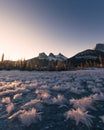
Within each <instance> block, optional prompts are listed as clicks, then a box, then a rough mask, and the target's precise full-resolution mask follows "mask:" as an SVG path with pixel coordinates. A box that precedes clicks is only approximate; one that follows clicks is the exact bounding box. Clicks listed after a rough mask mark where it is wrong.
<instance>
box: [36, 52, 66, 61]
mask: <svg viewBox="0 0 104 130" xmlns="http://www.w3.org/2000/svg"><path fill="white" fill-rule="evenodd" d="M36 58H38V59H40V60H49V61H52V60H53V61H57V60H59V61H65V60H67V57H65V56H64V55H63V54H61V53H59V54H58V55H54V54H53V53H50V54H49V55H46V54H45V53H44V52H42V53H39V56H38V57H36Z"/></svg>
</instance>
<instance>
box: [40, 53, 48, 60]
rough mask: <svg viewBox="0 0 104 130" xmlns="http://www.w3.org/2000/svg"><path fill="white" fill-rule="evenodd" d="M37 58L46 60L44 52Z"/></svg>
mask: <svg viewBox="0 0 104 130" xmlns="http://www.w3.org/2000/svg"><path fill="white" fill-rule="evenodd" d="M38 58H39V59H47V58H48V56H47V55H46V54H45V53H44V52H42V53H39V56H38Z"/></svg>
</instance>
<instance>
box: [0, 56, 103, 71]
mask: <svg viewBox="0 0 104 130" xmlns="http://www.w3.org/2000/svg"><path fill="white" fill-rule="evenodd" d="M92 67H104V58H102V57H101V56H99V58H98V59H96V60H85V59H80V60H79V59H77V60H75V59H74V60H72V59H68V60H66V61H59V60H57V61H54V60H51V61H49V60H46V59H44V60H43V59H41V60H40V59H38V58H33V59H31V60H25V59H23V60H17V61H10V60H5V59H4V54H3V55H2V57H1V61H0V70H28V71H32V70H38V71H43V70H46V71H64V70H75V69H85V68H92Z"/></svg>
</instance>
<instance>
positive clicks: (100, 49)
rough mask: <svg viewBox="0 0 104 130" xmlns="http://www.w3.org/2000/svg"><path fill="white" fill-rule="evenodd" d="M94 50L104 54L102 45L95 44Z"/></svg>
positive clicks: (103, 44) (103, 45)
mask: <svg viewBox="0 0 104 130" xmlns="http://www.w3.org/2000/svg"><path fill="white" fill-rule="evenodd" d="M95 50H97V51H102V52H104V43H98V44H96V47H95Z"/></svg>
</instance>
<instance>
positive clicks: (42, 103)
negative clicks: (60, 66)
mask: <svg viewBox="0 0 104 130" xmlns="http://www.w3.org/2000/svg"><path fill="white" fill-rule="evenodd" d="M0 130H104V69H95V70H78V71H67V72H65V71H64V72H36V71H32V72H26V71H0Z"/></svg>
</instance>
